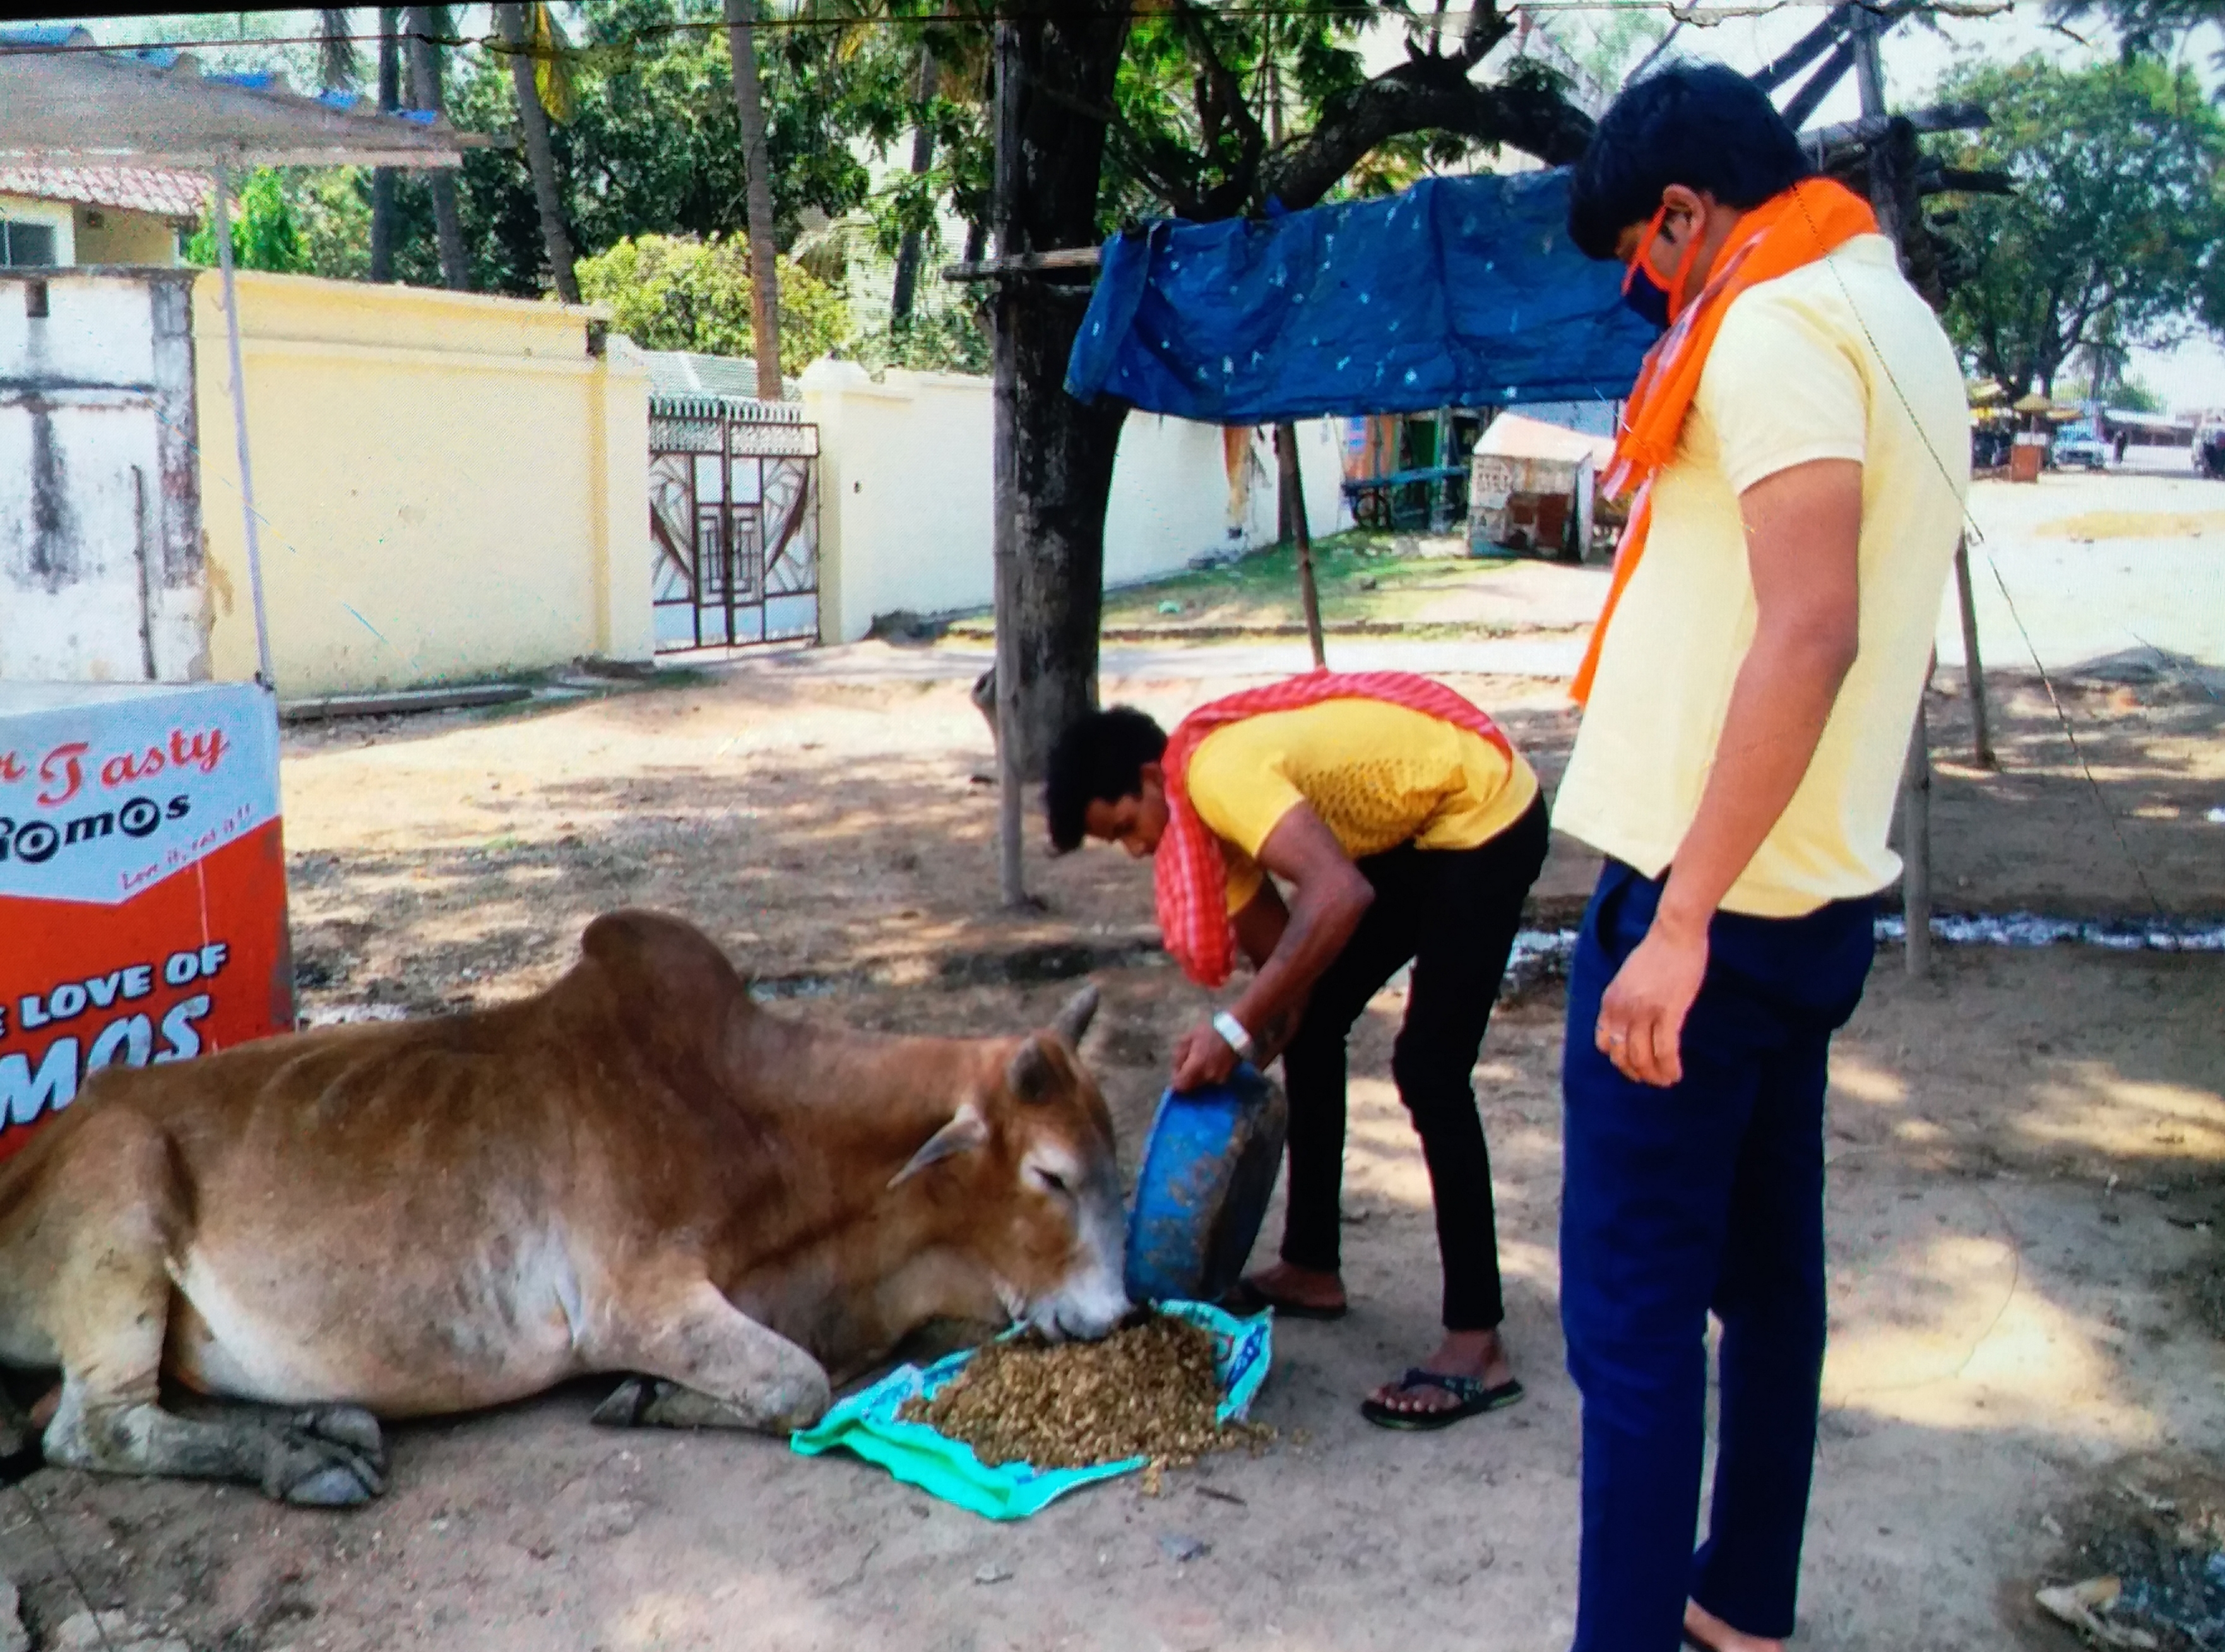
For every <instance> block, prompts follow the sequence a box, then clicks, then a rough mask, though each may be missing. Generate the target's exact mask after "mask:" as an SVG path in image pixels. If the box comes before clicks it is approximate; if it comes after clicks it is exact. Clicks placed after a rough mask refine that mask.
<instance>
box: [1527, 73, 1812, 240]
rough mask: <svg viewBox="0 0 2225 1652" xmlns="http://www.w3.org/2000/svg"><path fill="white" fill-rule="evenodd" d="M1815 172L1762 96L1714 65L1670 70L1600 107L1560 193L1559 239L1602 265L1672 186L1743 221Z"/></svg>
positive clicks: (1766, 97)
mask: <svg viewBox="0 0 2225 1652" xmlns="http://www.w3.org/2000/svg"><path fill="white" fill-rule="evenodd" d="M1814 171H1815V168H1814V167H1812V166H1810V164H1809V162H1808V158H1807V156H1805V155H1803V153H1802V152H1801V149H1800V140H1799V138H1798V137H1797V136H1795V135H1794V133H1793V130H1792V129H1791V127H1790V126H1788V125H1786V124H1784V116H1782V115H1780V114H1778V112H1777V106H1776V105H1774V104H1772V103H1771V102H1770V101H1769V94H1768V93H1767V92H1764V91H1763V90H1762V89H1761V88H1760V87H1759V86H1756V85H1754V83H1753V81H1751V80H1749V79H1746V76H1744V75H1742V74H1740V73H1738V72H1737V71H1736V70H1735V69H1727V68H1725V67H1723V66H1722V65H1721V64H1720V63H1678V64H1674V65H1672V66H1670V67H1668V68H1665V69H1659V70H1657V71H1656V72H1655V73H1651V74H1649V75H1647V76H1646V77H1645V79H1641V80H1638V81H1634V82H1632V84H1631V85H1630V86H1626V87H1625V88H1624V89H1623V92H1622V94H1621V95H1620V97H1618V98H1616V99H1615V100H1614V102H1613V103H1612V104H1611V105H1608V106H1607V113H1605V114H1604V115H1601V117H1600V123H1599V124H1598V125H1597V126H1596V127H1594V129H1593V130H1592V141H1591V144H1590V147H1589V148H1588V149H1585V150H1584V158H1583V159H1582V160H1581V161H1579V162H1576V175H1575V181H1573V182H1572V183H1571V184H1570V186H1569V238H1570V239H1571V240H1573V241H1574V242H1575V244H1576V245H1577V246H1578V247H1579V248H1580V249H1581V250H1582V251H1583V252H1584V254H1585V256H1587V257H1594V258H1612V257H1614V244H1615V242H1616V240H1617V239H1618V238H1620V236H1621V234H1622V232H1623V231H1625V230H1626V229H1628V228H1629V227H1630V226H1632V224H1643V223H1645V222H1646V221H1647V220H1648V219H1651V217H1652V216H1653V214H1654V213H1655V212H1656V211H1657V210H1658V209H1659V207H1660V206H1661V192H1662V191H1663V190H1664V189H1666V188H1667V187H1669V186H1670V184H1672V183H1681V184H1683V186H1684V187H1686V188H1687V189H1690V190H1693V191H1695V192H1696V193H1704V194H1711V195H1713V196H1714V197H1715V199H1716V200H1720V201H1721V202H1722V203H1723V204H1724V205H1725V206H1734V207H1736V208H1737V209H1738V210H1739V211H1740V212H1746V211H1748V210H1750V209H1751V208H1753V207H1756V206H1760V205H1761V203H1762V202H1764V201H1765V200H1768V199H1769V198H1770V197H1771V196H1772V195H1778V194H1783V193H1784V191H1785V190H1787V189H1789V188H1791V187H1792V186H1793V185H1794V184H1795V183H1797V182H1798V181H1800V180H1801V179H1803V178H1805V177H1807V176H1809V175H1810V174H1811V173H1813V172H1814Z"/></svg>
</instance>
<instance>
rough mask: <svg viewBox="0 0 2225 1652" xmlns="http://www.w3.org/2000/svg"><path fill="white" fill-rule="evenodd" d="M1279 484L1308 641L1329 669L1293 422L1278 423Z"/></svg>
mask: <svg viewBox="0 0 2225 1652" xmlns="http://www.w3.org/2000/svg"><path fill="white" fill-rule="evenodd" d="M1275 469H1276V471H1277V478H1276V481H1277V486H1278V487H1279V488H1280V490H1281V492H1282V496H1283V498H1284V499H1285V500H1287V501H1288V502H1289V507H1290V537H1291V538H1292V539H1293V540H1294V541H1295V542H1296V544H1297V547H1298V602H1299V605H1300V606H1301V607H1303V608H1304V610H1305V615H1306V645H1307V646H1308V647H1309V648H1310V649H1312V650H1313V656H1314V670H1316V671H1324V670H1328V653H1327V651H1326V650H1325V649H1324V648H1323V646H1322V618H1321V592H1320V590H1319V589H1318V588H1316V587H1315V583H1314V536H1313V530H1312V529H1311V528H1310V527H1309V525H1308V524H1307V522H1306V488H1305V474H1304V472H1303V469H1302V468H1301V467H1300V466H1299V464H1298V431H1297V427H1296V425H1293V424H1278V425H1277V426H1276V427H1275Z"/></svg>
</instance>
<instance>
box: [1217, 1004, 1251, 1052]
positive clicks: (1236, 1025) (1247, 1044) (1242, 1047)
mask: <svg viewBox="0 0 2225 1652" xmlns="http://www.w3.org/2000/svg"><path fill="white" fill-rule="evenodd" d="M1213 1030H1214V1032H1218V1033H1220V1038H1221V1042H1223V1043H1224V1044H1226V1045H1227V1046H1228V1047H1229V1048H1230V1049H1232V1050H1233V1051H1235V1052H1236V1057H1237V1059H1238V1060H1239V1061H1249V1060H1251V1059H1252V1035H1251V1034H1250V1033H1249V1032H1246V1031H1245V1030H1244V1023H1243V1022H1241V1021H1239V1020H1237V1019H1236V1018H1235V1017H1234V1016H1233V1015H1231V1014H1230V1013H1228V1012H1227V1010H1225V1009H1224V1010H1220V1011H1217V1012H1215V1013H1214V1018H1213Z"/></svg>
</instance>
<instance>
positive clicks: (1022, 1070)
mask: <svg viewBox="0 0 2225 1652" xmlns="http://www.w3.org/2000/svg"><path fill="white" fill-rule="evenodd" d="M1057 1084H1058V1067H1057V1064H1055V1063H1054V1062H1053V1061H1052V1060H1051V1058H1050V1052H1049V1050H1047V1049H1045V1048H1044V1047H1043V1039H1040V1038H1037V1037H1033V1036H1030V1037H1029V1038H1027V1039H1024V1040H1023V1041H1022V1042H1021V1045H1020V1047H1019V1048H1018V1049H1017V1050H1015V1051H1013V1052H1012V1060H1011V1065H1010V1066H1008V1067H1006V1068H1005V1085H1006V1086H1007V1088H1009V1089H1010V1090H1011V1092H1012V1094H1013V1095H1014V1096H1017V1098H1018V1099H1019V1100H1021V1101H1023V1102H1041V1101H1048V1100H1049V1098H1050V1094H1051V1091H1052V1090H1054V1089H1055V1088H1056V1086H1057Z"/></svg>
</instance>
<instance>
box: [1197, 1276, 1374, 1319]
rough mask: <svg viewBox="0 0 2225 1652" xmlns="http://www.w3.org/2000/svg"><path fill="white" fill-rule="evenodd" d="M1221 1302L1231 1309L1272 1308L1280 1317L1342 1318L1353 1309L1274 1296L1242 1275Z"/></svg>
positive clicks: (1253, 1310) (1250, 1311)
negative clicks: (1318, 1305) (1322, 1305)
mask: <svg viewBox="0 0 2225 1652" xmlns="http://www.w3.org/2000/svg"><path fill="white" fill-rule="evenodd" d="M1220 1306H1222V1307H1224V1308H1226V1309H1227V1311H1228V1312H1231V1313H1238V1314H1254V1313H1265V1312H1268V1311H1269V1310H1272V1311H1273V1312H1274V1314H1275V1316H1276V1318H1280V1319H1341V1318H1344V1316H1345V1315H1346V1314H1347V1313H1349V1312H1352V1308H1351V1306H1350V1305H1349V1304H1340V1305H1339V1306H1336V1307H1334V1308H1324V1307H1317V1306H1315V1305H1314V1304H1313V1303H1310V1302H1290V1301H1285V1300H1284V1299H1283V1298H1281V1297H1279V1296H1270V1295H1268V1294H1267V1293H1266V1292H1265V1291H1263V1290H1261V1289H1260V1288H1259V1287H1258V1286H1256V1285H1254V1284H1253V1283H1252V1281H1251V1280H1248V1279H1240V1280H1237V1281H1236V1283H1235V1284H1233V1285H1232V1286H1230V1287H1228V1289H1227V1292H1226V1293H1223V1295H1222V1296H1221V1299H1220Z"/></svg>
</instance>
